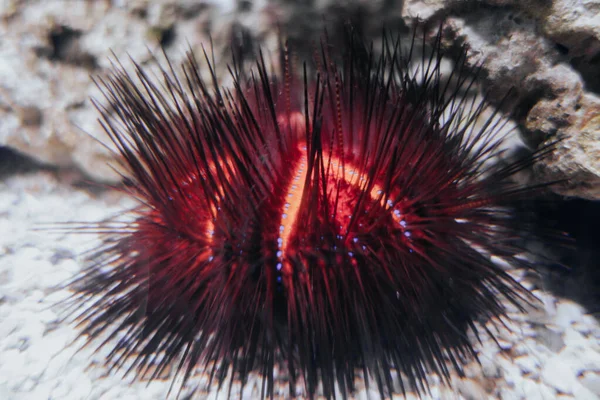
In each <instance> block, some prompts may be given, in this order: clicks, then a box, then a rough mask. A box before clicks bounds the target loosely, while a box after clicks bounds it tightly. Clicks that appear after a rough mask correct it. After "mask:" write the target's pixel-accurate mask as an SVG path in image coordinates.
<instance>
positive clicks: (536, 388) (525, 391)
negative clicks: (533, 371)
mask: <svg viewBox="0 0 600 400" xmlns="http://www.w3.org/2000/svg"><path fill="white" fill-rule="evenodd" d="M516 392H517V394H518V395H519V397H520V398H522V399H524V400H550V399H554V398H555V397H556V392H555V391H554V390H552V389H550V388H549V387H548V386H546V385H544V384H543V383H538V382H536V381H534V380H531V379H523V380H522V381H521V384H520V385H519V386H518V387H517V388H516Z"/></svg>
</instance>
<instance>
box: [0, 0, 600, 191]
mask: <svg viewBox="0 0 600 400" xmlns="http://www.w3.org/2000/svg"><path fill="white" fill-rule="evenodd" d="M309 4H310V2H308V3H306V2H303V3H302V5H301V4H300V3H297V2H287V1H283V0H278V1H266V0H256V1H247V0H237V1H236V0H205V1H201V2H198V1H192V0H186V1H175V0H164V1H145V0H136V1H116V0H113V1H110V0H107V1H84V0H82V1H79V2H72V1H70V0H49V1H41V0H27V1H24V0H6V1H3V2H1V3H0V36H1V37H2V38H3V40H2V42H1V43H0V60H1V61H0V145H4V146H9V147H11V148H14V149H17V150H19V151H22V152H24V153H26V154H28V155H31V156H32V157H34V158H35V159H37V160H39V161H41V162H45V163H49V164H51V165H60V166H76V167H78V168H81V169H82V170H83V171H85V172H86V173H88V174H90V175H91V176H93V177H94V178H97V179H102V180H114V179H116V175H115V173H114V171H112V169H110V168H109V167H108V166H107V162H108V161H109V160H111V159H112V155H111V153H110V152H109V151H108V150H107V149H106V148H105V147H103V146H102V145H100V144H99V143H98V142H97V141H96V140H94V138H97V139H99V140H100V141H102V142H104V143H105V144H106V142H107V139H106V136H105V135H104V133H103V132H102V130H101V129H100V127H99V125H98V124H97V122H96V119H97V113H96V111H95V110H94V109H93V107H92V105H91V102H90V101H89V98H90V96H96V97H97V96H98V95H99V93H98V90H97V89H96V88H95V86H94V84H93V82H92V81H91V80H90V75H92V76H103V75H105V74H106V72H107V71H108V69H109V68H110V60H109V57H110V55H111V53H110V52H111V51H113V52H114V54H115V55H116V56H117V57H119V58H121V59H125V58H126V54H129V55H131V57H132V58H133V59H135V60H136V61H138V62H140V63H142V64H144V66H146V67H150V68H152V67H153V66H154V65H155V62H154V60H153V59H152V58H151V56H150V54H149V51H148V50H149V49H150V50H152V51H156V50H157V49H158V48H159V46H160V45H162V46H164V48H165V50H166V52H167V54H168V55H169V56H170V57H171V58H172V59H173V60H174V61H175V62H177V61H178V60H181V58H182V57H183V55H184V51H185V50H186V49H187V48H188V46H191V47H192V48H193V49H195V50H197V51H200V46H201V44H208V43H209V35H210V36H211V37H212V40H213V44H214V46H215V58H216V60H217V66H218V67H217V71H219V72H220V74H221V76H222V77H223V78H224V80H226V73H225V72H226V71H225V68H224V65H225V63H226V62H227V60H228V55H229V51H230V48H231V46H230V45H231V43H233V44H235V46H234V47H235V48H238V49H239V50H238V51H239V52H241V53H242V54H238V55H240V56H246V55H249V54H251V53H252V52H253V51H255V50H256V49H257V48H258V45H261V46H263V47H266V48H267V49H273V48H274V47H275V46H276V45H277V34H276V32H277V29H276V27H277V25H278V24H279V25H280V26H281V27H282V28H283V30H284V32H286V33H287V34H289V36H290V38H291V40H296V41H297V42H300V43H303V44H304V45H306V46H307V48H308V47H310V45H309V44H308V43H307V42H308V41H307V37H308V36H310V35H315V34H318V32H320V29H321V25H323V20H324V19H325V20H326V21H327V24H328V25H335V24H339V23H341V22H342V21H343V20H345V19H350V20H352V21H354V23H355V25H356V26H357V27H358V28H359V30H360V31H361V32H363V33H364V34H365V36H366V37H367V39H368V38H372V37H376V35H378V34H379V32H380V28H381V24H382V23H385V24H387V25H388V26H391V27H394V26H401V25H402V24H403V23H407V24H408V23H410V22H411V21H412V19H413V18H416V17H419V18H422V19H425V20H429V21H431V22H434V23H435V24H437V22H439V21H440V20H441V19H443V18H447V19H448V25H447V29H446V30H445V39H446V44H447V45H448V46H449V47H450V48H452V45H453V44H456V43H465V44H466V45H467V46H468V47H469V49H470V52H469V60H468V61H469V63H471V64H473V65H474V64H475V63H477V62H479V61H481V60H482V59H483V58H484V59H485V60H486V63H485V65H484V67H483V72H482V74H481V76H482V78H483V82H484V87H485V88H486V89H489V90H490V91H491V96H492V100H494V101H497V100H499V98H500V97H501V96H502V95H503V94H504V93H506V91H507V90H508V89H509V88H511V87H514V88H515V90H514V96H513V97H512V98H511V101H510V103H511V105H512V106H515V113H514V118H515V121H516V123H517V124H518V125H519V127H520V133H521V134H522V135H523V137H524V139H525V141H526V142H527V143H529V144H531V145H533V146H538V145H540V144H541V143H542V142H544V141H547V140H549V137H550V136H552V137H560V138H563V141H562V142H561V143H560V145H559V146H558V149H557V151H556V153H555V155H554V157H552V158H550V159H548V160H547V161H546V162H545V163H544V164H540V165H538V168H537V172H538V173H539V176H540V177H542V178H543V179H563V178H566V179H567V181H566V183H564V184H562V185H558V186H556V188H555V190H556V191H558V192H559V193H561V194H564V195H568V196H578V197H583V198H588V199H599V198H600V145H599V144H598V143H599V142H600V133H599V132H600V122H599V120H598V115H599V109H600V99H599V98H598V97H597V96H596V94H598V93H600V75H599V74H598V70H599V68H600V2H598V1H589V0H554V1H546V0H535V1H529V2H523V1H515V0H480V1H468V2H463V1H458V2H454V1H443V0H404V1H366V0H358V1H354V2H340V1H334V0H325V1H318V2H314V3H312V4H310V5H309ZM307 32H308V33H307ZM160 56H161V55H160V53H159V55H158V57H159V58H160ZM126 64H127V62H126ZM129 67H131V66H130V65H129ZM109 147H110V146H109Z"/></svg>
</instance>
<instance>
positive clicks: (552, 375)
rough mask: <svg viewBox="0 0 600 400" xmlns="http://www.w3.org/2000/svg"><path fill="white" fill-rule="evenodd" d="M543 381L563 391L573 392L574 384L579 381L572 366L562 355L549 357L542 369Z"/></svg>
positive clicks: (566, 392)
mask: <svg viewBox="0 0 600 400" xmlns="http://www.w3.org/2000/svg"><path fill="white" fill-rule="evenodd" d="M542 380H543V382H544V383H545V384H546V385H548V386H550V387H553V388H554V389H556V390H558V391H559V392H561V393H565V394H573V386H574V385H575V384H576V383H577V380H576V378H575V375H574V374H573V371H572V370H571V368H570V366H569V365H568V364H566V363H564V362H563V360H562V359H561V358H560V356H555V357H552V358H551V359H549V360H548V361H547V362H546V365H544V368H543V369H542Z"/></svg>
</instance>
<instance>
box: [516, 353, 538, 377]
mask: <svg viewBox="0 0 600 400" xmlns="http://www.w3.org/2000/svg"><path fill="white" fill-rule="evenodd" d="M515 364H516V365H517V366H518V367H519V369H520V370H521V372H522V373H524V374H531V373H532V372H534V371H537V369H538V368H539V366H540V363H539V362H538V360H536V359H535V358H534V357H532V356H529V355H523V356H520V357H517V358H515Z"/></svg>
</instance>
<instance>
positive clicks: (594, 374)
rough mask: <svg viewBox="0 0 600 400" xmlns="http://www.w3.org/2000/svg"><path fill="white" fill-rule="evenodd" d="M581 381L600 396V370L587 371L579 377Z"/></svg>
mask: <svg viewBox="0 0 600 400" xmlns="http://www.w3.org/2000/svg"><path fill="white" fill-rule="evenodd" d="M579 382H581V384H582V385H583V386H585V387H586V388H588V389H589V390H590V391H591V392H592V393H594V394H595V395H596V396H599V397H600V371H586V372H584V373H583V374H581V376H580V377H579Z"/></svg>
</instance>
